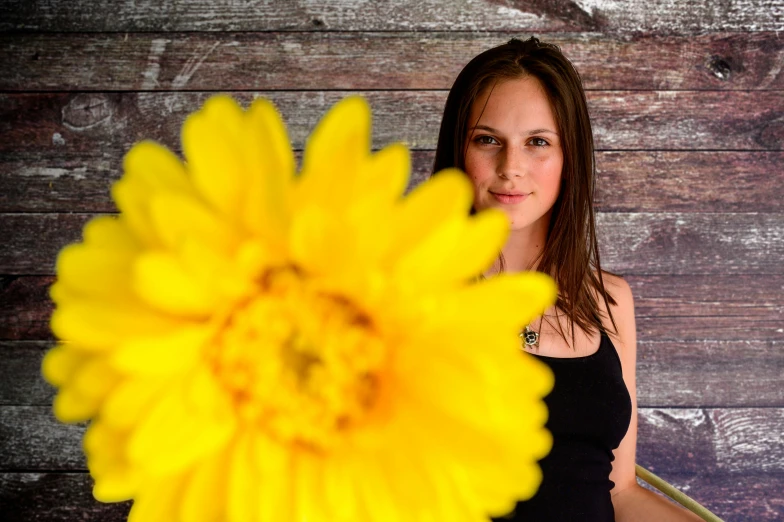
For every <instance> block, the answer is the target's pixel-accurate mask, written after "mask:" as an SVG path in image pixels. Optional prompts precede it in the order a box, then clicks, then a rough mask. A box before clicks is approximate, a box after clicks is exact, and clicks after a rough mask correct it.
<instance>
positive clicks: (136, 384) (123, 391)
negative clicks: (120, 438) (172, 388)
mask: <svg viewBox="0 0 784 522" xmlns="http://www.w3.org/2000/svg"><path fill="white" fill-rule="evenodd" d="M163 389H164V381H162V380H160V379H153V378H144V377H141V378H140V377H133V378H129V379H125V380H123V381H122V382H119V383H118V384H117V386H115V388H114V389H113V390H112V391H111V392H110V394H109V396H108V397H107V398H106V400H105V401H104V403H103V406H102V407H101V418H102V419H103V420H105V421H106V423H107V424H108V425H110V426H112V427H114V428H117V429H126V428H130V427H131V426H133V425H134V424H136V423H137V422H138V421H139V420H140V419H141V416H142V415H143V414H145V413H146V412H147V410H148V408H149V407H150V405H151V404H152V402H153V401H154V400H155V398H156V397H157V396H158V395H159V394H160V393H161V390H163Z"/></svg>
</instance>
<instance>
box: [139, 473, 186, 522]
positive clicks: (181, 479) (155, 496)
mask: <svg viewBox="0 0 784 522" xmlns="http://www.w3.org/2000/svg"><path fill="white" fill-rule="evenodd" d="M184 486H185V476H184V475H183V474H177V475H172V476H168V477H162V478H159V479H156V480H148V481H147V482H146V483H145V484H144V487H143V489H142V490H141V492H140V493H139V494H138V495H137V496H136V498H135V499H134V502H133V505H132V506H131V511H130V513H129V514H128V522H171V521H173V520H177V514H178V512H179V505H178V500H179V499H180V496H181V494H182V491H183V489H184Z"/></svg>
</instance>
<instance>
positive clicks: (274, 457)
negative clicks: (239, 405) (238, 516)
mask: <svg viewBox="0 0 784 522" xmlns="http://www.w3.org/2000/svg"><path fill="white" fill-rule="evenodd" d="M289 451H290V449H289V448H284V447H283V446H282V445H281V444H279V443H278V442H276V441H274V440H271V439H269V438H268V437H267V436H266V435H265V434H264V433H257V434H256V435H255V436H254V437H253V459H254V460H253V461H252V464H253V465H254V466H255V468H256V469H258V474H259V477H260V483H259V487H258V489H257V490H256V493H255V495H256V498H257V500H256V503H257V506H258V513H259V520H262V521H264V520H292V519H293V516H294V512H295V511H294V508H295V500H296V497H294V490H293V477H292V465H291V455H290V454H289Z"/></svg>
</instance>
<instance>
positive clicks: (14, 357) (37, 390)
mask: <svg viewBox="0 0 784 522" xmlns="http://www.w3.org/2000/svg"><path fill="white" fill-rule="evenodd" d="M53 344H54V343H51V342H48V341H0V375H4V376H6V378H5V379H2V381H0V407H1V406H44V405H46V406H49V405H51V404H52V400H53V399H54V395H55V392H56V389H55V388H54V387H52V386H50V385H49V383H47V382H46V381H44V379H43V377H41V361H43V358H44V354H45V353H46V351H47V350H49V348H51V347H52V346H53Z"/></svg>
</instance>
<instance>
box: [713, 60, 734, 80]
mask: <svg viewBox="0 0 784 522" xmlns="http://www.w3.org/2000/svg"><path fill="white" fill-rule="evenodd" d="M708 70H710V72H712V73H713V76H715V77H716V78H718V79H719V80H723V81H725V82H726V81H728V80H729V79H730V76H732V68H731V67H730V64H729V63H728V62H727V60H725V59H724V58H722V57H721V56H711V59H710V61H709V62H708Z"/></svg>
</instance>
